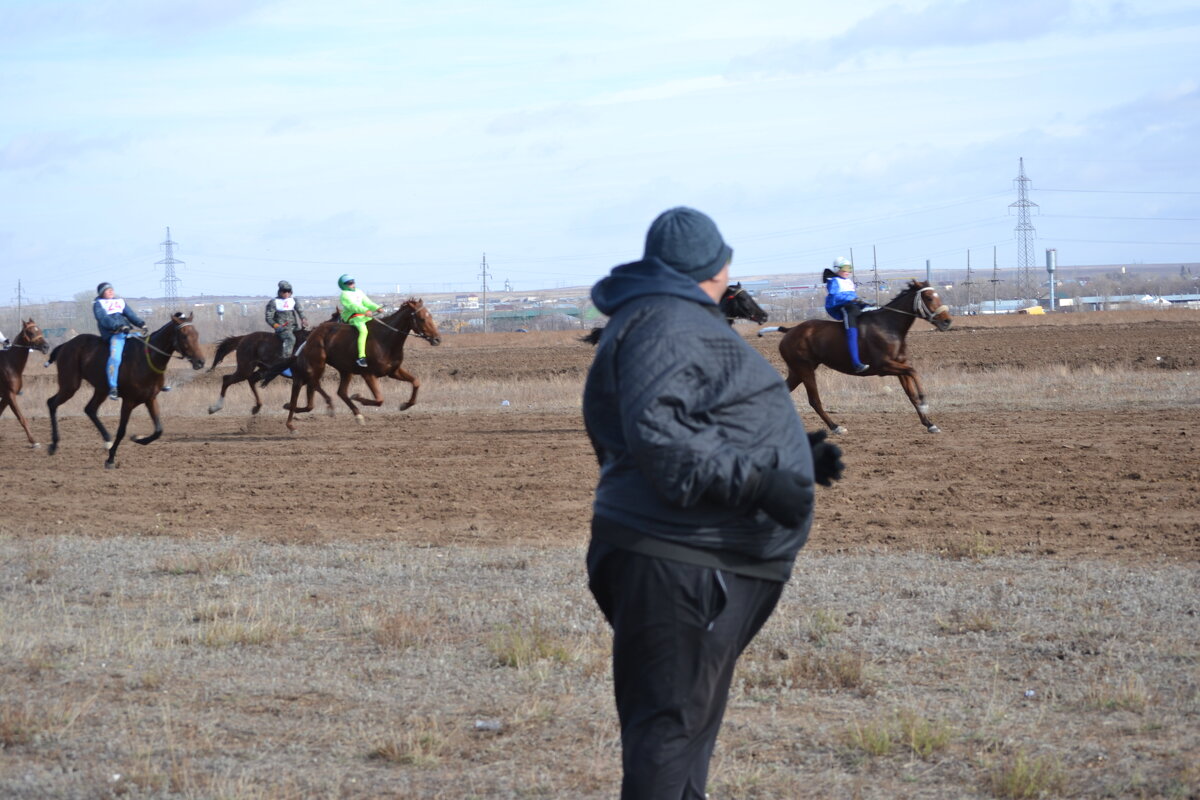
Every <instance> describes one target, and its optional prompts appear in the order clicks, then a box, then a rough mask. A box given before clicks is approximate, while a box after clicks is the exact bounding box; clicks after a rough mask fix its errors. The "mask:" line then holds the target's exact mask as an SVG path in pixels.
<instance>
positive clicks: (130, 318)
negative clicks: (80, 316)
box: [92, 283, 146, 400]
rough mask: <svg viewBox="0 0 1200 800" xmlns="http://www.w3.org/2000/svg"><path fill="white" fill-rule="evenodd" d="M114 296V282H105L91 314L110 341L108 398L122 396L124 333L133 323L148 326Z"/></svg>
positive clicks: (98, 291)
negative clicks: (119, 387)
mask: <svg viewBox="0 0 1200 800" xmlns="http://www.w3.org/2000/svg"><path fill="white" fill-rule="evenodd" d="M115 295H116V292H115V291H114V290H113V287H112V284H111V283H102V284H100V285H99V286H97V287H96V301H95V302H94V303H92V313H93V314H95V315H96V324H97V325H99V326H100V338H102V339H103V340H104V341H105V342H107V343H108V365H107V367H106V368H105V373H106V374H107V375H108V399H109V400H116V399H117V398H118V397H120V395H119V394H118V393H117V373H118V372H119V371H120V369H121V356H122V355H123V354H124V352H125V336H126V334H128V333H129V332H130V330H131V326H136V327H138V328H144V327H145V326H146V323H145V322H143V321H142V318H141V317H139V316H138V315H137V314H135V313H133V309H131V308H129V306H127V305H126V304H125V301H124V300H122V299H121V298H119V297H116V296H115Z"/></svg>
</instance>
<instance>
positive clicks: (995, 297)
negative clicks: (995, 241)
mask: <svg viewBox="0 0 1200 800" xmlns="http://www.w3.org/2000/svg"><path fill="white" fill-rule="evenodd" d="M997 264H998V262H997V261H996V248H995V247H994V246H993V247H992V279H991V280H990V281H988V283H990V284H991V285H992V313H993V314H998V313H1000V312H999V311H998V310H997V308H996V306H997V305H999V302H1000V300H999V298H1000V291H999V290H1000V275H999V272H1000V268H999V266H998V265H997Z"/></svg>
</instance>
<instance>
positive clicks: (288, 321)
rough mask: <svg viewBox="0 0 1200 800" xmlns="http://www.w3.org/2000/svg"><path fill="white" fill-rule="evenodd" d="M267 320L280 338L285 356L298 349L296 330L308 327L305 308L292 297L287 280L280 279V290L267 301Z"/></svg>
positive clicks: (281, 349)
mask: <svg viewBox="0 0 1200 800" xmlns="http://www.w3.org/2000/svg"><path fill="white" fill-rule="evenodd" d="M266 320H267V324H268V325H270V326H271V330H273V331H274V332H275V335H276V336H277V337H278V338H279V347H280V351H281V352H282V353H283V358H287V357H288V356H290V355H291V354H292V351H293V350H295V349H296V331H298V330H299V329H300V328H307V327H308V320H307V319H305V317H304V309H302V308H301V307H300V301H299V300H297V299H296V298H294V297H292V285H291V284H290V283H288V282H287V281H280V282H279V291H278V292H277V293H276V295H275V297H272V298H271V299H270V300H268V301H267V308H266Z"/></svg>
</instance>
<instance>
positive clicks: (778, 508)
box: [758, 469, 813, 528]
mask: <svg viewBox="0 0 1200 800" xmlns="http://www.w3.org/2000/svg"><path fill="white" fill-rule="evenodd" d="M758 507H759V508H761V509H762V510H763V511H765V512H766V513H767V516H769V517H770V518H771V519H773V520H775V521H776V522H778V523H779V524H780V525H783V526H786V527H788V528H799V527H800V526H801V525H803V524H804V522H805V520H807V519H808V517H809V515H810V514H812V507H813V488H812V484H811V483H809V482H808V481H806V480H804V478H803V477H802V476H800V475H799V474H797V473H795V472H792V471H791V470H786V469H768V470H764V471H763V473H762V476H761V477H760V478H759V483H758Z"/></svg>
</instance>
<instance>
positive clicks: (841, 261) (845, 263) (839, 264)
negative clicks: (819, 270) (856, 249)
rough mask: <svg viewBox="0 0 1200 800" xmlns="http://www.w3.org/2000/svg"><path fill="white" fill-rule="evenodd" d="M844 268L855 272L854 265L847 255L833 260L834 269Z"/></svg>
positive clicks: (838, 270)
mask: <svg viewBox="0 0 1200 800" xmlns="http://www.w3.org/2000/svg"><path fill="white" fill-rule="evenodd" d="M844 269H848V270H850V271H851V272H853V271H854V265H853V264H851V263H850V259H848V258H846V257H845V256H838V257H837V258H835V259H834V260H833V271H834V272H841V271H842V270H844Z"/></svg>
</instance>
